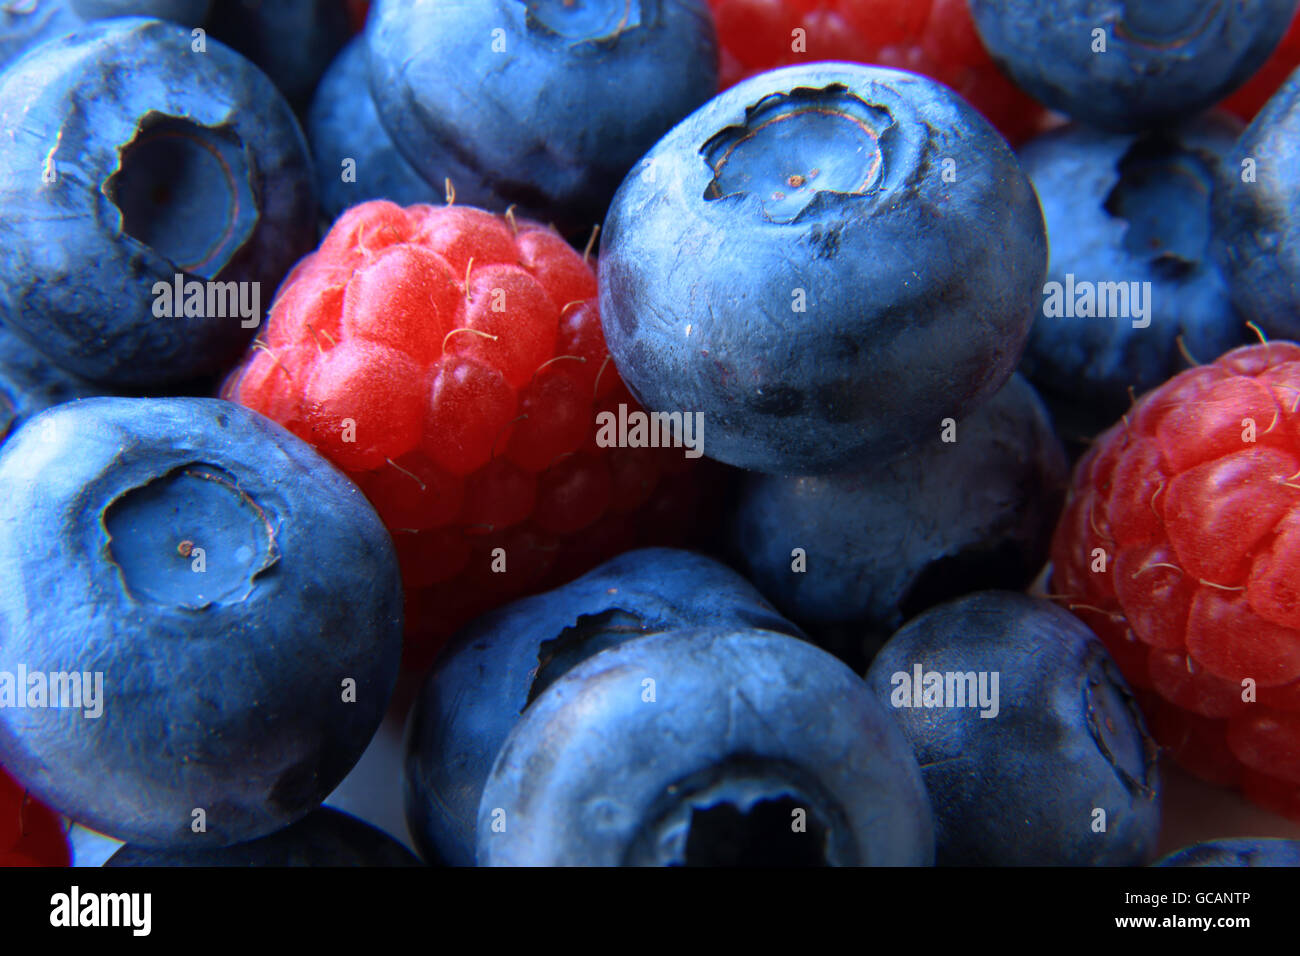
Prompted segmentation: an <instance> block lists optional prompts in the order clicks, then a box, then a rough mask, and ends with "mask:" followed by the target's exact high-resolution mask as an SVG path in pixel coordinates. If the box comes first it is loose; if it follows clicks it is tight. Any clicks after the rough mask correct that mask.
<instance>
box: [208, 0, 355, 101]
mask: <svg viewBox="0 0 1300 956" xmlns="http://www.w3.org/2000/svg"><path fill="white" fill-rule="evenodd" d="M208 29H209V30H211V32H212V35H213V36H214V37H216V38H217V39H218V40H220V41H221V42H222V43H225V44H227V45H229V46H230V47H231V48H232V49H234V50H236V51H237V52H239V53H242V54H243V55H244V56H246V57H248V58H249V59H250V60H252V61H253V62H254V63H256V64H257V65H258V66H259V67H261V68H262V70H264V71H265V72H266V75H267V76H269V77H270V78H271V81H272V82H273V83H275V85H276V86H277V87H278V88H279V89H280V92H282V93H283V94H284V97H285V99H287V100H288V101H289V102H290V103H291V104H293V105H294V106H295V107H305V106H306V105H307V103H308V102H309V101H310V100H311V96H312V93H313V91H314V90H315V89H316V84H317V82H318V81H319V80H320V78H321V74H322V73H324V72H325V69H326V68H327V67H328V66H329V65H330V61H331V60H333V59H334V57H335V56H336V55H337V54H338V52H339V51H340V50H341V49H343V46H344V44H345V43H347V41H348V35H349V32H350V31H349V29H348V19H347V13H346V11H345V10H344V7H343V4H342V3H341V2H339V0H221V2H219V3H217V4H215V5H214V6H213V8H212V16H211V18H210V19H209V21H208Z"/></svg>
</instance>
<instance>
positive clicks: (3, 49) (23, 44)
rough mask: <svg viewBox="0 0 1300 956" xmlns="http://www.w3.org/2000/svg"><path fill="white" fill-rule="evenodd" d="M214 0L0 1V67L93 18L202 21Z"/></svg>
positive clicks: (180, 21) (185, 22)
mask: <svg viewBox="0 0 1300 956" xmlns="http://www.w3.org/2000/svg"><path fill="white" fill-rule="evenodd" d="M211 2H212V0H10V2H8V3H0V69H3V68H4V66H5V64H7V63H9V62H10V61H12V60H16V59H17V58H18V57H19V56H21V55H22V54H23V53H26V52H27V51H28V50H29V49H31V48H32V47H34V46H38V45H39V44H41V43H44V42H45V41H46V40H53V39H54V38H55V37H60V36H63V35H64V34H65V33H72V32H73V31H74V30H77V29H79V28H81V27H82V26H84V25H85V23H86V22H87V21H89V20H100V19H105V18H107V17H158V18H160V19H163V20H171V21H172V22H174V23H183V24H185V25H186V26H197V25H199V24H201V23H202V22H203V20H204V18H206V17H207V15H208V8H209V6H211Z"/></svg>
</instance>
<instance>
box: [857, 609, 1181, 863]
mask: <svg viewBox="0 0 1300 956" xmlns="http://www.w3.org/2000/svg"><path fill="white" fill-rule="evenodd" d="M867 683H868V684H870V685H871V687H872V689H873V690H874V691H875V693H876V696H877V697H878V698H879V699H880V700H881V701H882V702H884V703H885V704H886V705H887V706H889V707H890V708H891V709H892V710H893V712H894V714H895V715H896V717H897V719H898V723H899V725H900V726H901V727H902V728H903V731H904V733H905V734H906V735H907V737H908V739H909V740H910V741H911V742H912V747H913V750H914V751H915V754H916V760H917V763H919V764H920V765H921V772H922V774H923V775H924V777H925V785H926V788H927V789H928V790H929V792H930V799H931V801H932V802H933V806H934V823H935V839H936V843H937V859H938V863H939V864H940V865H941V866H942V865H956V866H1055V865H1070V866H1082V865H1101V866H1135V865H1140V864H1143V863H1146V862H1148V861H1149V860H1150V859H1151V857H1152V855H1153V853H1154V851H1155V847H1156V839H1157V837H1158V836H1159V830H1160V802H1159V786H1160V785H1159V774H1158V770H1157V766H1156V754H1157V747H1156V745H1155V743H1154V741H1153V740H1152V739H1151V737H1150V736H1149V735H1148V733H1147V730H1146V725H1145V723H1144V722H1143V720H1142V716H1141V714H1140V713H1139V711H1138V709H1137V705H1136V703H1135V702H1134V699H1133V695H1132V693H1131V692H1130V691H1129V688H1128V685H1127V684H1125V682H1124V679H1123V678H1122V677H1121V676H1120V673H1119V670H1118V668H1117V667H1116V666H1115V663H1114V661H1113V660H1112V659H1111V657H1110V654H1109V653H1108V652H1107V651H1106V649H1105V647H1103V646H1102V644H1101V642H1100V641H1099V640H1098V639H1097V638H1096V636H1095V635H1094V634H1093V633H1092V632H1091V631H1090V630H1088V628H1087V627H1086V626H1085V625H1084V624H1082V623H1081V622H1080V621H1079V619H1078V618H1076V617H1074V616H1073V615H1072V614H1070V613H1068V612H1067V611H1064V610H1062V609H1060V608H1058V607H1056V606H1055V605H1054V604H1050V603H1048V602H1047V601H1040V600H1037V599H1035V598H1031V597H1028V596H1026V595H1024V594H1016V593H1012V592H1009V591H1005V592H1004V591H985V592H981V593H979V594H973V595H969V596H967V597H965V598H961V599H959V600H957V601H953V602H951V603H948V604H944V605H941V606H939V607H936V608H933V609H932V610H930V611H927V612H926V613H924V614H922V615H921V616H920V617H917V618H914V619H913V620H912V621H910V622H909V623H908V624H907V625H906V626H905V627H904V628H903V629H902V630H900V631H899V632H898V633H897V634H895V635H894V636H893V637H892V638H891V639H890V641H889V643H888V644H886V645H885V647H884V648H883V649H882V650H881V652H880V653H879V654H878V655H877V656H876V659H875V660H874V661H873V662H872V664H871V669H870V670H869V671H868V672H867ZM1103 827H1104V829H1103Z"/></svg>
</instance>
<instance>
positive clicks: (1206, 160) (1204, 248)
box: [1020, 114, 1246, 435]
mask: <svg viewBox="0 0 1300 956" xmlns="http://www.w3.org/2000/svg"><path fill="white" fill-rule="evenodd" d="M1240 131H1241V128H1240V124H1239V123H1238V122H1237V121H1236V119H1234V118H1232V117H1230V116H1228V115H1227V114H1207V115H1205V116H1202V117H1199V118H1197V119H1194V120H1191V121H1189V122H1187V123H1185V124H1184V125H1182V126H1179V127H1176V128H1171V129H1167V130H1164V131H1152V132H1145V133H1142V134H1123V133H1105V132H1100V131H1097V130H1093V129H1090V128H1088V127H1084V126H1067V127H1064V128H1060V129H1056V130H1053V131H1051V132H1050V133H1046V134H1044V135H1043V136H1040V137H1039V138H1038V139H1036V140H1033V141H1032V142H1030V143H1029V144H1028V145H1026V146H1025V147H1023V148H1022V150H1021V152H1020V162H1021V164H1022V165H1023V166H1024V169H1025V172H1026V173H1028V174H1029V178H1030V179H1031V180H1032V181H1033V183H1034V187H1035V188H1036V189H1037V190H1038V198H1039V200H1040V201H1041V202H1042V205H1043V215H1044V217H1045V218H1046V220H1047V236H1048V240H1049V245H1050V247H1051V255H1050V261H1049V264H1048V270H1047V283H1046V285H1045V287H1044V290H1043V295H1042V298H1041V300H1040V303H1039V310H1038V313H1039V314H1038V317H1037V318H1036V319H1035V320H1034V327H1033V330H1032V331H1031V332H1030V335H1029V345H1028V347H1027V348H1026V350H1025V357H1024V360H1023V362H1022V365H1021V368H1022V369H1023V370H1024V371H1025V373H1026V374H1027V375H1029V376H1030V378H1031V379H1032V380H1033V381H1034V384H1035V385H1037V386H1038V387H1039V388H1041V389H1043V390H1044V392H1045V394H1047V395H1049V396H1050V398H1051V400H1052V401H1053V402H1054V403H1056V404H1067V403H1068V404H1073V405H1075V406H1076V407H1077V408H1078V409H1080V416H1079V419H1080V425H1081V426H1082V428H1083V429H1084V431H1086V432H1087V433H1088V434H1089V435H1096V434H1097V433H1099V432H1101V431H1102V430H1104V429H1105V428H1107V427H1109V426H1110V425H1112V424H1114V423H1115V422H1116V421H1118V420H1119V418H1120V416H1121V415H1123V414H1124V412H1125V411H1126V410H1127V409H1128V407H1129V405H1130V404H1131V403H1132V400H1131V398H1130V393H1129V389H1130V388H1132V389H1133V391H1134V392H1135V393H1136V394H1142V393H1143V392H1146V391H1149V390H1150V389H1153V388H1155V387H1156V386H1157V385H1160V384H1161V383H1163V382H1164V381H1165V380H1166V379H1168V378H1170V377H1172V376H1173V375H1175V374H1176V373H1178V372H1180V371H1182V370H1183V369H1184V368H1186V362H1187V358H1188V357H1190V358H1194V359H1195V360H1196V361H1198V362H1210V361H1213V360H1214V359H1216V358H1218V357H1219V356H1220V355H1222V354H1223V353H1224V352H1226V351H1229V350H1230V349H1232V348H1235V347H1236V346H1238V345H1241V344H1243V343H1244V341H1245V335H1246V325H1245V322H1244V320H1242V319H1241V318H1239V317H1238V316H1237V313H1236V311H1235V310H1234V309H1233V307H1232V303H1231V301H1230V297H1229V294H1228V288H1227V283H1226V281H1225V280H1224V277H1223V275H1222V273H1221V272H1220V271H1219V268H1218V265H1217V264H1216V263H1215V262H1214V260H1213V258H1212V257H1211V255H1210V239H1211V224H1210V197H1211V192H1212V190H1213V188H1214V181H1215V177H1216V176H1217V175H1219V174H1221V172H1222V170H1223V164H1224V162H1225V157H1226V156H1227V154H1228V153H1229V152H1230V151H1231V149H1232V147H1233V145H1234V143H1235V142H1236V139H1237V136H1238V134H1239V133H1240ZM1180 339H1181V344H1180V341H1179V340H1180Z"/></svg>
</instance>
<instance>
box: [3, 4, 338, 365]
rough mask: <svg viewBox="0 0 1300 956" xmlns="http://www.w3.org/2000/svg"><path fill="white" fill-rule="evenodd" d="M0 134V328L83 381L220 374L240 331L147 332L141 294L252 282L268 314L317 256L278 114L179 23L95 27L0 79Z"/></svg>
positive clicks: (306, 165)
mask: <svg viewBox="0 0 1300 956" xmlns="http://www.w3.org/2000/svg"><path fill="white" fill-rule="evenodd" d="M0 124H3V126H4V128H5V129H6V130H7V131H8V134H7V135H5V136H3V137H0V208H3V209H4V210H5V215H4V217H3V218H2V219H0V320H3V321H4V322H5V324H7V325H9V326H10V327H11V328H12V329H13V330H14V331H16V332H18V333H19V334H20V335H22V336H23V337H25V338H27V339H28V340H29V341H31V342H32V343H33V344H34V345H36V346H37V347H38V348H39V349H40V350H41V351H42V352H43V353H45V354H46V355H48V356H49V357H50V358H51V359H52V360H53V361H55V362H57V363H58V364H60V365H62V366H63V367H65V368H67V369H69V370H70V371H72V372H75V373H76V374H78V375H81V376H83V377H85V378H88V379H91V380H93V381H97V382H101V383H104V384H110V385H115V386H119V387H123V388H126V387H130V388H144V387H151V386H160V385H164V384H168V383H174V382H178V381H184V380H186V379H192V378H196V377H199V376H202V375H207V374H213V373H219V372H221V371H224V370H225V369H227V368H228V367H229V365H230V364H231V363H232V362H233V361H235V360H236V359H237V358H238V357H239V355H240V354H241V352H242V350H243V348H244V346H245V344H246V343H247V341H248V339H249V337H250V336H251V335H252V334H253V328H252V327H251V325H250V326H249V327H245V325H246V324H249V323H250V322H251V320H245V319H243V318H241V317H240V316H239V315H237V314H236V315H233V316H221V315H218V314H205V316H204V317H198V316H190V317H185V316H178V317H175V318H160V317H159V316H158V315H156V314H155V312H154V306H155V284H156V283H157V282H159V281H162V282H167V283H171V282H173V280H174V276H175V275H176V274H177V273H178V272H183V273H184V274H185V275H186V276H187V277H188V278H189V279H192V280H197V281H204V280H216V281H219V282H223V283H224V282H237V283H252V282H257V283H260V287H259V288H260V292H259V299H260V309H261V311H262V312H263V313H264V312H265V310H266V309H267V308H268V307H269V305H270V301H271V297H272V295H273V293H274V291H275V287H276V285H277V284H278V283H279V281H280V279H281V278H282V277H283V276H284V274H285V273H286V272H287V271H288V269H289V267H290V266H292V265H293V263H294V262H296V261H297V260H298V258H299V257H301V256H302V255H304V254H305V253H307V252H309V251H311V248H312V247H313V245H314V244H315V240H316V212H315V198H314V190H313V185H312V169H311V159H310V156H309V155H308V151H307V144H306V141H305V139H304V138H303V136H302V132H301V130H299V128H298V124H297V121H296V120H295V119H294V117H293V113H292V111H291V110H290V109H289V106H288V104H286V103H285V102H284V99H283V98H282V97H281V96H280V95H279V94H278V93H277V92H276V90H275V87H274V86H272V85H271V83H270V81H269V80H267V79H266V77H265V76H264V75H262V73H261V72H260V71H259V70H257V68H256V67H254V66H252V65H251V64H250V63H248V61H246V60H244V59H243V58H242V57H240V56H238V55H237V54H235V53H233V52H231V51H230V50H228V49H226V48H225V47H223V46H221V45H220V44H219V43H217V42H215V41H213V40H211V39H208V40H207V43H206V52H194V51H193V50H192V48H191V37H190V33H189V31H188V30H187V29H186V28H184V27H182V26H178V25H175V24H170V23H164V22H162V21H159V20H141V19H134V18H125V19H114V20H104V21H99V22H97V23H95V24H93V25H91V26H88V27H86V28H84V29H83V30H80V31H78V32H77V33H75V34H72V35H70V36H66V37H63V38H60V39H57V40H54V41H51V42H50V43H47V44H44V45H42V46H41V47H40V48H38V49H36V50H33V51H32V52H31V53H30V54H29V55H28V56H26V57H24V58H23V59H21V60H20V61H19V62H17V63H14V64H13V65H11V66H10V67H9V68H8V69H7V70H6V71H5V72H4V73H3V74H0ZM51 155H52V156H53V158H52V159H51ZM244 288H245V290H247V289H251V286H245V287H244ZM247 298H248V300H249V301H250V302H251V295H248V296H247ZM216 311H228V310H221V309H218V310H216ZM206 312H207V310H206V306H205V313H206Z"/></svg>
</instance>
